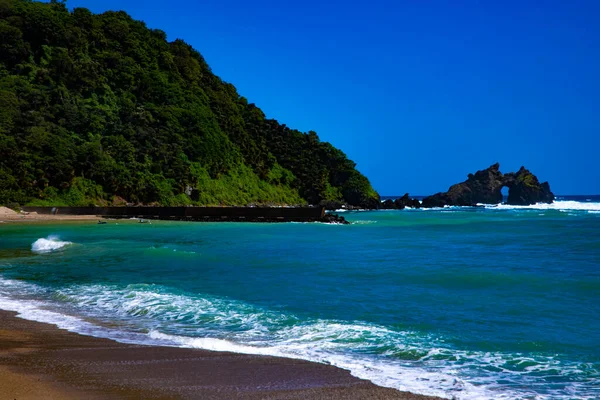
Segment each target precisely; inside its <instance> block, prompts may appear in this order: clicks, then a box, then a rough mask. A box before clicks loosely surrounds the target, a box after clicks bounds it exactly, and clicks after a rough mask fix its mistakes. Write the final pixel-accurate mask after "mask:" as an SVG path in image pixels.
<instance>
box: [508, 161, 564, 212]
mask: <svg viewBox="0 0 600 400" xmlns="http://www.w3.org/2000/svg"><path fill="white" fill-rule="evenodd" d="M504 181H505V185H506V186H508V187H509V191H508V201H507V203H508V204H513V205H519V206H526V205H529V204H535V203H552V202H553V201H554V194H553V193H552V192H551V191H550V185H549V184H548V182H543V183H540V182H539V181H538V178H537V177H536V176H535V175H534V174H532V173H531V171H529V170H528V169H526V168H525V167H521V169H519V171H518V172H517V173H516V174H514V173H512V174H506V175H504Z"/></svg>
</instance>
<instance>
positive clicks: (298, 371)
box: [0, 310, 434, 400]
mask: <svg viewBox="0 0 600 400" xmlns="http://www.w3.org/2000/svg"><path fill="white" fill-rule="evenodd" d="M107 398H108V399H114V398H119V399H120V398H126V399H173V398H184V399H207V400H210V399H357V400H358V399H367V400H368V399H372V400H375V399H414V400H417V399H418V400H425V399H434V397H427V396H419V395H414V394H411V393H405V392H399V391H397V390H394V389H387V388H382V387H379V386H376V385H374V384H372V383H370V382H368V381H364V380H361V379H358V378H355V377H353V376H351V375H350V373H349V372H347V371H345V370H342V369H339V368H335V367H332V366H328V365H323V364H318V363H311V362H307V361H301V360H292V359H286V358H276V357H264V356H254V355H244V354H235V353H221V352H211V351H205V350H195V349H181V348H172V347H153V346H136V345H128V344H122V343H117V342H114V341H111V340H108V339H99V338H94V337H89V336H82V335H78V334H75V333H71V332H67V331H64V330H60V329H58V328H56V327H55V326H54V325H49V324H43V323H38V322H32V321H27V320H23V319H20V318H17V317H15V313H13V312H7V311H1V310H0V399H11V400H12V399H17V400H24V399H48V400H53V399H107Z"/></svg>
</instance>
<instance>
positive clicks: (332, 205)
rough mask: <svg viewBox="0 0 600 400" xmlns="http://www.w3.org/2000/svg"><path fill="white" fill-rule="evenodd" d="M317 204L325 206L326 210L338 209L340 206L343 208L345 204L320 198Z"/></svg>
mask: <svg viewBox="0 0 600 400" xmlns="http://www.w3.org/2000/svg"><path fill="white" fill-rule="evenodd" d="M319 205H320V206H323V207H325V209H326V210H327V211H335V210H339V209H340V208H344V207H345V206H346V205H345V204H344V203H342V202H341V201H335V200H322V201H321V202H320V203H319Z"/></svg>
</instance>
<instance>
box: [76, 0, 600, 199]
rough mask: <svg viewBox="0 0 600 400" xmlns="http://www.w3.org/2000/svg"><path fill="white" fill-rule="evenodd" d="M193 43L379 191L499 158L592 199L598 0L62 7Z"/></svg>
mask: <svg viewBox="0 0 600 400" xmlns="http://www.w3.org/2000/svg"><path fill="white" fill-rule="evenodd" d="M67 6H68V7H69V8H73V7H87V8H89V9H91V10H92V11H94V12H103V11H107V10H124V11H126V12H128V13H129V14H130V15H131V16H132V17H133V18H135V19H139V20H143V21H145V22H146V24H147V25H148V27H150V28H157V29H161V30H163V31H165V32H166V33H167V35H168V40H175V39H177V38H181V39H183V40H185V41H186V42H187V43H189V44H191V45H192V46H193V47H194V48H196V50H198V51H199V52H200V53H201V54H202V55H203V56H204V58H205V59H206V61H207V62H208V64H209V65H210V66H211V68H212V70H213V72H214V73H215V74H217V75H218V76H220V77H221V78H222V79H223V80H225V81H227V82H231V83H232V84H233V85H235V86H236V88H237V89H238V92H239V93H240V94H241V95H242V96H244V97H246V98H247V99H248V100H249V101H250V102H253V103H255V104H256V105H257V106H258V107H260V108H261V109H262V110H263V111H264V112H265V114H266V115H267V117H269V118H275V119H277V120H278V121H279V122H281V123H284V124H286V125H287V126H289V127H291V128H295V129H298V130H301V131H308V130H314V131H316V132H317V133H318V134H319V137H320V138H321V140H324V141H328V142H330V143H332V144H333V145H334V146H336V147H338V148H340V149H342V150H343V151H344V152H345V153H346V154H347V155H348V157H349V158H350V159H352V160H354V161H355V162H356V163H357V168H358V169H359V170H360V171H361V172H362V173H363V174H365V175H366V176H367V177H368V178H369V179H370V181H371V183H372V184H373V187H374V188H375V189H376V190H377V191H378V192H379V193H380V194H381V195H397V194H404V193H405V192H410V193H411V194H413V195H427V194H431V193H435V192H439V191H445V190H447V188H448V187H449V186H450V185H451V184H454V183H457V182H460V181H463V180H464V179H466V176H467V174H468V173H470V172H475V171H476V170H478V169H483V168H487V167H488V166H490V165H491V164H493V163H495V162H499V163H500V166H501V171H503V172H511V171H516V170H518V168H519V167H520V166H521V165H524V166H526V167H527V168H529V169H530V170H531V171H532V172H533V173H535V174H536V175H537V176H538V177H539V178H540V180H542V181H546V180H547V181H549V182H550V185H551V189H552V190H553V191H554V193H555V194H600V167H599V166H598V161H599V160H600V156H599V154H598V151H599V149H600V23H598V17H600V1H596V0H590V1H579V0H574V1H545V0H539V1H525V0H522V1H517V0H506V1H500V0H498V1H492V0H490V1H486V0H481V1H475V0H472V1H470V0H459V1H453V0H447V1H441V0H431V1H419V0H413V1H403V0H391V1H387V0H372V1H352V0H331V1H328V0H314V1H313V0H304V1H289V2H288V1H278V0H271V1H266V0H253V1H238V0H235V1H233V0H202V1H200V0H199V1H193V0H170V1H164V0H162V1H158V0H68V1H67Z"/></svg>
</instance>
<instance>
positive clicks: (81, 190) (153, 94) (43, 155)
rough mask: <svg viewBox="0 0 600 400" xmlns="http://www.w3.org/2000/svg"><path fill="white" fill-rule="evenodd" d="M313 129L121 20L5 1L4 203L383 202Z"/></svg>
mask: <svg viewBox="0 0 600 400" xmlns="http://www.w3.org/2000/svg"><path fill="white" fill-rule="evenodd" d="M378 198H379V196H378V195H377V193H376V192H375V191H374V190H373V188H372V187H371V185H370V184H369V181H368V180H367V178H365V177H364V176H363V175H361V174H360V173H359V172H358V171H357V170H356V169H355V163H354V162H352V161H351V160H349V159H348V158H347V157H346V156H345V154H344V153H343V152H341V151H340V150H338V149H336V148H335V147H333V146H332V145H331V144H329V143H326V142H321V141H320V140H319V138H318V136H317V134H316V133H314V132H309V133H301V132H299V131H297V130H293V129H290V128H288V127H286V126H285V125H282V124H279V123H278V122H277V121H275V120H273V119H267V118H266V117H265V115H264V113H263V112H262V111H261V110H260V109H259V108H257V107H256V106H255V105H254V104H252V103H249V102H248V101H247V100H246V99H245V98H244V97H241V96H240V95H239V94H238V93H237V91H236V89H235V87H234V86H233V85H231V84H229V83H225V82H223V81H222V80H221V79H220V78H218V77H217V76H215V75H214V74H213V73H212V72H211V70H210V67H209V66H208V65H207V64H206V62H205V61H204V59H203V58H202V56H201V55H200V53H198V52H197V51H196V50H194V49H193V48H191V47H190V46H189V45H187V44H186V43H185V42H183V41H182V40H175V41H173V42H167V40H166V34H165V33H164V32H162V31H160V30H157V29H148V28H147V27H146V26H145V24H144V23H143V22H140V21H135V20H133V19H132V18H131V17H130V16H128V15H127V14H126V13H124V12H106V13H104V14H100V15H95V14H92V13H91V12H90V11H89V10H87V9H84V8H76V9H74V10H73V11H72V12H69V10H68V9H67V7H66V5H65V3H64V2H62V1H56V0H53V1H51V2H50V3H41V2H35V1H31V0H0V203H10V202H18V203H21V204H26V203H32V204H45V205H89V204H117V203H118V202H119V201H121V202H122V201H123V199H124V200H125V201H128V202H134V203H144V204H162V205H188V204H197V205H214V204H224V205H233V204H237V205H244V204H248V203H253V202H256V203H278V204H301V203H306V202H308V203H311V204H316V203H319V202H321V201H346V202H348V203H350V204H354V205H365V204H369V203H372V202H373V201H375V200H378Z"/></svg>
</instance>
